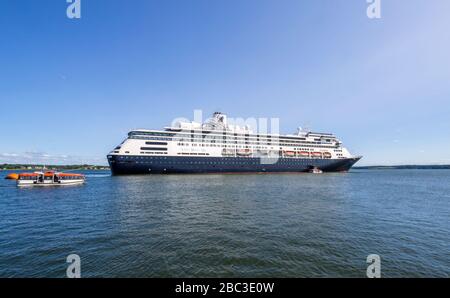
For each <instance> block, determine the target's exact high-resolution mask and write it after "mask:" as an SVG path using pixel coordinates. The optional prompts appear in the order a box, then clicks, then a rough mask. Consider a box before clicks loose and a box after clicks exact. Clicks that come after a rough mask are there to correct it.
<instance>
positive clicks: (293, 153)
mask: <svg viewBox="0 0 450 298" xmlns="http://www.w3.org/2000/svg"><path fill="white" fill-rule="evenodd" d="M283 153H284V156H287V157H294V156H295V151H283Z"/></svg>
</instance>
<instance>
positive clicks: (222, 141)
mask: <svg viewBox="0 0 450 298" xmlns="http://www.w3.org/2000/svg"><path fill="white" fill-rule="evenodd" d="M130 139H140V140H156V141H178V142H194V143H245V144H253V145H258V144H261V143H264V144H266V143H267V144H268V145H270V143H274V140H277V141H275V143H279V142H283V143H285V144H287V145H286V146H292V145H296V144H302V145H304V144H305V143H307V144H329V146H334V144H332V143H331V142H320V141H315V142H312V141H290V140H283V139H268V140H264V141H263V140H260V141H256V142H255V141H254V140H248V139H246V140H244V139H234V138H225V139H224V138H216V139H211V138H206V139H201V138H162V137H138V136H132V137H130Z"/></svg>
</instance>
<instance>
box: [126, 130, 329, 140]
mask: <svg viewBox="0 0 450 298" xmlns="http://www.w3.org/2000/svg"><path fill="white" fill-rule="evenodd" d="M128 136H129V137H136V136H159V137H186V136H189V137H197V138H241V139H242V138H245V139H249V138H252V139H255V138H256V139H273V138H280V139H285V140H293V141H296V140H306V138H305V137H300V136H298V137H287V136H279V135H260V134H256V135H253V134H252V135H250V134H238V133H213V132H202V133H198V132H194V131H190V132H177V133H166V132H134V131H133V132H130V133H129V134H128ZM311 136H312V137H315V138H314V140H315V141H320V140H321V138H324V140H325V141H326V142H331V141H332V140H334V137H332V135H327V136H325V135H317V136H316V135H311Z"/></svg>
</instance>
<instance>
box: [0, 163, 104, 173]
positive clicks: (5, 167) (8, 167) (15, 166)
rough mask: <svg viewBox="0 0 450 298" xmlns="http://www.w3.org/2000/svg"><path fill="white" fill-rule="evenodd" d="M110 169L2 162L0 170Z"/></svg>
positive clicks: (90, 166) (91, 166) (89, 166)
mask: <svg viewBox="0 0 450 298" xmlns="http://www.w3.org/2000/svg"><path fill="white" fill-rule="evenodd" d="M42 169H46V170H66V171H67V170H109V167H108V166H98V165H87V164H85V165H42V164H0V170H4V171H5V170H8V171H10V170H11V171H25V170H29V171H35V170H42Z"/></svg>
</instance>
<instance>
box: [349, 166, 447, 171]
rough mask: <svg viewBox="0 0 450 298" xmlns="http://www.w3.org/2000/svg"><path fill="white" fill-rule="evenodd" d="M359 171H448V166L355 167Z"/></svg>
mask: <svg viewBox="0 0 450 298" xmlns="http://www.w3.org/2000/svg"><path fill="white" fill-rule="evenodd" d="M353 169H359V170H448V169H450V165H397V166H357V167H353Z"/></svg>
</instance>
